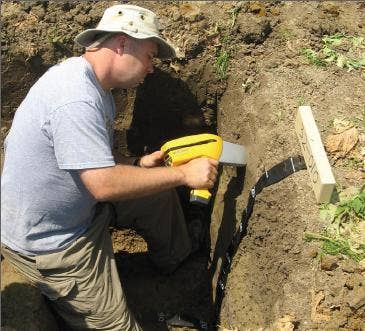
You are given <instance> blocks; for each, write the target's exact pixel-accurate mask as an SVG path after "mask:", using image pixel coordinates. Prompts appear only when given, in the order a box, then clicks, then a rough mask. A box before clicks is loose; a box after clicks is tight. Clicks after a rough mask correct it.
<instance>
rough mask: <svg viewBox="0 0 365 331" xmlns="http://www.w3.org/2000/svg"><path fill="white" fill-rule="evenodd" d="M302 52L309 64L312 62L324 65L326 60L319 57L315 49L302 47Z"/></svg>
mask: <svg viewBox="0 0 365 331" xmlns="http://www.w3.org/2000/svg"><path fill="white" fill-rule="evenodd" d="M302 54H303V55H305V56H306V57H307V59H308V60H309V62H310V63H311V64H314V65H315V66H317V67H325V66H326V62H325V61H324V60H322V59H320V58H319V57H318V55H317V53H316V52H315V51H313V50H312V49H310V48H303V50H302Z"/></svg>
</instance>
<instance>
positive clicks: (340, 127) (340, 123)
mask: <svg viewBox="0 0 365 331" xmlns="http://www.w3.org/2000/svg"><path fill="white" fill-rule="evenodd" d="M353 126H354V125H353V124H352V123H351V122H350V121H347V120H343V119H338V118H335V119H334V120H333V127H334V130H335V132H336V133H341V132H344V131H346V130H348V129H351V128H352V127H353Z"/></svg>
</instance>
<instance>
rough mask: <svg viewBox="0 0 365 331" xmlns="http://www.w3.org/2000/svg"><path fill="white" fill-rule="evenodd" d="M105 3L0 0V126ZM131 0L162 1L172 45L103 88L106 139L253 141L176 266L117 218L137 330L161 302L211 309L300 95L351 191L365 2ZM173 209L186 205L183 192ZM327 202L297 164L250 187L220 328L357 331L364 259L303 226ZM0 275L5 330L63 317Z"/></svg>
mask: <svg viewBox="0 0 365 331" xmlns="http://www.w3.org/2000/svg"><path fill="white" fill-rule="evenodd" d="M115 3H117V2H115V1H114V2H107V1H97V2H82V1H72V2H71V1H70V2H66V1H49V2H42V1H32V2H22V1H4V2H3V3H2V7H1V15H2V23H3V27H2V32H1V33H2V45H1V50H2V58H1V82H2V83H1V94H2V98H1V107H2V123H1V133H2V139H4V137H5V136H6V133H7V131H8V129H9V127H10V125H11V121H12V118H13V116H14V112H15V110H16V109H17V107H18V105H19V104H20V102H21V101H22V99H23V98H24V97H25V95H26V93H27V91H28V90H29V88H30V87H31V86H32V84H33V83H34V82H35V81H36V80H37V79H38V78H39V77H40V76H41V75H42V74H43V73H44V72H45V71H46V70H47V69H48V68H49V67H50V66H52V65H54V64H56V63H58V62H59V61H62V60H63V59H64V58H66V57H70V56H78V55H80V54H82V49H81V48H79V47H77V46H76V45H74V44H73V38H74V37H75V35H76V34H77V33H78V32H80V31H82V30H83V29H86V28H91V27H94V26H95V25H96V24H97V22H98V20H99V18H100V16H101V14H102V12H103V11H104V9H105V8H106V7H108V6H110V5H112V4H115ZM132 3H133V4H136V5H140V6H144V7H146V8H149V9H151V10H153V11H155V12H156V13H157V15H158V16H159V17H160V21H161V25H162V28H163V30H162V32H163V34H164V35H165V36H166V37H167V38H168V39H170V40H171V41H172V42H173V43H174V44H175V45H176V46H177V47H178V48H179V54H180V57H179V58H178V59H176V60H173V61H168V60H166V61H158V63H156V68H155V73H154V74H153V75H150V76H149V77H148V78H147V79H146V80H145V82H144V83H143V85H141V86H139V87H138V88H137V89H136V90H127V91H122V90H114V95H115V99H116V103H117V107H118V110H119V114H118V118H117V120H116V123H115V130H116V139H115V151H116V153H123V154H126V155H142V154H143V153H149V152H152V151H155V150H157V149H159V148H160V146H161V145H162V144H163V143H164V142H166V141H167V140H169V139H173V138H176V137H181V136H183V135H188V134H195V133H202V132H209V133H218V134H219V135H221V136H222V137H223V139H225V140H227V141H230V142H233V143H237V144H242V145H244V146H245V147H246V149H247V152H248V163H247V166H246V168H245V169H240V168H238V169H236V168H234V167H228V166H224V167H221V169H220V171H221V172H220V177H219V181H218V183H217V186H216V189H215V194H214V198H213V199H212V201H211V205H210V206H209V208H208V209H209V210H208V211H210V213H209V217H207V218H209V220H208V219H207V222H208V221H209V222H210V239H209V240H207V246H209V247H207V250H206V251H202V252H199V253H197V254H195V255H194V256H192V257H191V258H189V259H188V260H187V261H186V262H185V263H184V264H183V265H182V266H181V267H180V268H179V269H178V270H177V271H176V272H175V273H174V274H172V275H170V276H164V275H161V274H159V273H158V272H157V271H156V270H154V269H153V268H152V266H151V264H150V262H149V260H148V259H147V256H146V250H147V247H146V244H145V242H144V240H143V239H142V238H141V237H139V236H138V235H137V234H136V233H134V232H133V231H130V230H123V231H113V232H112V238H113V244H114V250H115V255H116V260H117V264H118V267H119V271H120V277H121V281H122V284H123V286H124V289H125V292H126V296H127V300H128V303H129V306H130V308H131V310H132V311H133V312H134V313H135V315H136V317H137V319H139V321H140V322H141V325H142V326H143V327H144V329H145V330H156V331H157V330H167V327H166V325H165V323H159V322H158V316H157V313H158V312H165V313H179V314H181V315H184V314H186V315H190V316H193V317H195V318H197V319H201V320H204V321H209V320H211V318H212V315H213V313H214V298H215V283H214V280H212V277H213V275H214V274H215V277H216V274H217V272H218V270H217V267H218V269H219V263H218V264H217V261H219V260H220V258H221V257H222V256H223V255H224V252H225V250H226V248H227V247H228V244H229V242H230V240H231V238H232V235H233V233H234V232H235V231H236V229H237V226H238V224H239V222H240V219H241V215H242V212H243V210H244V209H245V208H246V203H247V199H248V195H249V191H250V189H251V187H252V186H253V185H254V184H255V183H256V181H257V180H258V178H259V177H260V176H261V174H262V173H263V172H264V171H265V170H267V169H269V168H271V167H272V166H274V165H275V164H277V163H279V162H281V161H283V160H284V159H287V158H288V157H290V156H294V155H298V154H301V150H300V146H299V142H298V138H297V135H296V132H295V128H294V123H295V118H296V114H297V111H298V107H299V106H301V105H309V106H311V107H312V111H313V114H314V116H315V119H316V122H317V125H318V128H319V131H320V134H321V138H322V140H323V142H324V144H325V147H326V150H327V154H328V156H329V160H330V163H331V166H332V170H333V172H334V176H335V179H336V182H337V191H338V193H339V195H340V196H343V195H344V194H347V193H349V192H350V193H349V194H352V193H351V192H358V191H356V190H360V188H361V187H362V186H363V185H364V184H365V162H364V158H365V124H364V123H365V93H364V92H365V42H364V38H365V3H364V2H363V1H333V2H329V1H321V2H317V1H303V2H295V1H265V2H259V1H190V2H189V1H186V2H185V1H184V2H174V1H170V2H157V1H133V2H132ZM350 37H351V38H350ZM326 38H327V39H326ZM361 38H363V39H361ZM323 39H325V41H324V40H323ZM325 47H327V48H325ZM328 49H330V51H332V53H331V52H330V51H328ZM326 52H327V53H326ZM339 54H340V55H339ZM331 56H332V57H331ZM361 56H362V57H361ZM361 59H362V60H361ZM350 60H351V61H350ZM361 61H363V62H361ZM340 124H341V125H342V131H341V132H339V131H338V130H337V129H338V127H339V125H340ZM350 129H351V130H352V131H351V132H352V133H353V135H355V138H353V137H354V136H351V137H350V138H351V139H352V138H353V140H351V141H352V142H353V144H352V145H351V146H350V142H349V140H350V138H349V136H346V137H348V138H347V139H348V140H347V142H348V144H347V145H346V146H350V147H348V150H344V149H343V148H344V147H343V146H344V144H341V146H340V144H337V145H336V141H335V139H337V138H339V137H340V136H339V135H340V134H342V133H343V132H348V131H347V130H350ZM353 129H355V130H356V133H355V131H354V130H353ZM336 130H337V131H336ZM182 191H183V190H182ZM341 194H342V195H341ZM184 207H185V210H186V211H187V212H188V209H189V208H190V207H189V205H188V204H187V203H185V204H184ZM324 207H325V206H322V207H321V206H320V205H318V204H317V203H316V200H315V196H314V193H313V191H312V187H311V183H310V180H309V175H308V173H307V171H304V170H303V171H299V172H297V173H295V174H293V175H291V176H290V177H288V178H286V179H284V180H283V181H281V182H279V183H277V184H274V185H272V186H270V187H268V188H266V189H264V190H263V192H262V193H261V194H259V195H258V196H257V198H256V204H255V206H254V212H253V215H252V217H251V219H250V221H249V225H248V228H247V234H246V235H245V237H244V238H243V240H242V242H241V244H240V246H239V249H238V251H237V254H236V255H235V257H234V259H233V262H232V268H231V272H230V274H229V276H228V280H227V284H226V286H227V287H226V290H225V297H224V299H223V302H222V307H221V311H220V314H219V326H218V329H220V330H226V331H227V330H364V325H365V260H364V259H360V258H359V259H358V260H357V261H355V260H354V259H351V258H349V257H348V256H347V255H346V254H334V255H329V254H325V253H324V251H323V247H322V242H321V241H317V240H314V241H308V240H305V234H306V233H318V234H320V233H323V231H324V230H325V229H326V228H327V226H328V224H327V223H326V222H325V221H324V220H323V218H321V217H320V215H321V211H320V209H321V210H323V208H324ZM363 221H364V220H363ZM363 223H364V222H363ZM363 223H361V222H360V223H359V225H358V229H359V231H358V232H359V236H360V237H361V235H363V234H365V226H363V225H362V224H363ZM362 238H364V236H362ZM363 244H364V245H365V241H364V242H363ZM364 247H365V246H364ZM359 254H360V253H359ZM359 256H361V255H359ZM214 272H215V273H214ZM1 273H2V282H1V283H2V284H1V295H2V319H1V325H2V328H3V329H4V330H9V331H10V330H24V329H27V330H57V329H59V330H64V329H65V326H64V325H62V324H60V323H61V322H60V321H56V320H55V317H54V316H53V314H52V313H51V312H49V310H48V308H47V305H46V304H45V302H44V300H43V299H42V297H41V296H40V294H39V293H38V292H37V290H36V289H35V288H34V287H32V286H30V285H29V283H27V282H26V281H25V280H24V279H23V278H22V277H21V276H19V275H18V274H17V273H16V272H15V271H14V270H13V269H12V268H11V267H10V266H9V265H8V264H7V261H6V260H3V261H2V262H1ZM214 279H216V278H214ZM19 298H21V300H20V299H19ZM172 329H174V330H179V328H172ZM180 329H181V328H180Z"/></svg>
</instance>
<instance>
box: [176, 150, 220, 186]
mask: <svg viewBox="0 0 365 331" xmlns="http://www.w3.org/2000/svg"><path fill="white" fill-rule="evenodd" d="M176 168H177V169H179V170H180V171H181V172H183V174H184V177H185V183H186V185H187V186H189V187H191V188H195V189H200V188H212V187H213V186H214V183H215V181H216V179H217V174H218V170H217V168H218V161H216V160H214V159H209V158H206V157H202V158H197V159H193V160H191V161H189V162H188V163H185V164H183V165H180V166H178V167H176Z"/></svg>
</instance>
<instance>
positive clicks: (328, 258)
mask: <svg viewBox="0 0 365 331" xmlns="http://www.w3.org/2000/svg"><path fill="white" fill-rule="evenodd" d="M337 262H338V258H337V257H336V256H333V255H325V256H323V257H322V259H321V269H322V270H326V271H330V270H334V269H336V268H337V267H338V264H337Z"/></svg>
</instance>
